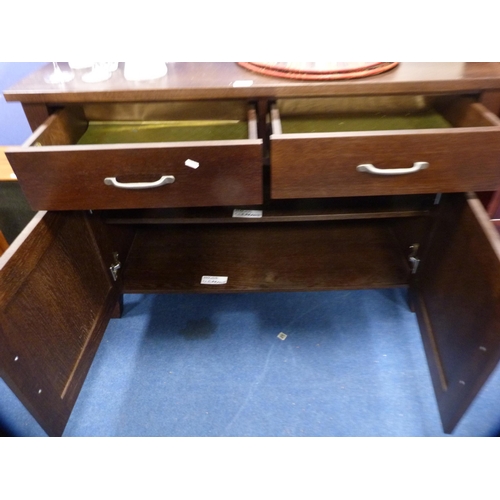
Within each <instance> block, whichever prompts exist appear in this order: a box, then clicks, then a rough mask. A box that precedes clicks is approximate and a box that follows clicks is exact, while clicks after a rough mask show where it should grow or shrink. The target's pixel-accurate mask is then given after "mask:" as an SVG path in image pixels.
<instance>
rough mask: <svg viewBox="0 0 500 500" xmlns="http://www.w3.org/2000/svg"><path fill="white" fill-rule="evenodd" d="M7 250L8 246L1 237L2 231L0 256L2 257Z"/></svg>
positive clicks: (0, 232)
mask: <svg viewBox="0 0 500 500" xmlns="http://www.w3.org/2000/svg"><path fill="white" fill-rule="evenodd" d="M7 248H9V244H8V243H7V240H6V239H5V236H4V235H3V233H2V231H0V256H2V255H3V253H4V252H5V250H7Z"/></svg>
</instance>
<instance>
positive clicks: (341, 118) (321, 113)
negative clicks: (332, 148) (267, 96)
mask: <svg viewBox="0 0 500 500" xmlns="http://www.w3.org/2000/svg"><path fill="white" fill-rule="evenodd" d="M272 122H273V123H272V127H273V133H274V134H304V133H323V132H360V131H375V130H417V129H444V128H455V127H486V126H495V125H498V124H500V122H499V120H498V119H497V118H496V117H495V116H494V115H492V114H490V113H489V112H488V111H487V110H486V109H485V108H484V107H483V106H482V105H481V104H478V103H475V102H474V100H473V99H472V98H470V97H460V96H422V95H419V96H359V97H335V98H330V97H329V98H312V99H282V100H278V101H277V103H276V106H275V108H274V113H273V117H272Z"/></svg>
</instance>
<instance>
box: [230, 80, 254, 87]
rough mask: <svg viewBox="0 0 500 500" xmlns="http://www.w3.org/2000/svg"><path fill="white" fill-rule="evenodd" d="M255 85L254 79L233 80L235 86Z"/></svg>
mask: <svg viewBox="0 0 500 500" xmlns="http://www.w3.org/2000/svg"><path fill="white" fill-rule="evenodd" d="M252 85H253V80H235V81H234V82H233V87H251V86H252Z"/></svg>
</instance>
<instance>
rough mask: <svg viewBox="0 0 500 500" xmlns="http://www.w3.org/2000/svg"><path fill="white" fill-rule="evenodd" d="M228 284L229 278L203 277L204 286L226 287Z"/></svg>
mask: <svg viewBox="0 0 500 500" xmlns="http://www.w3.org/2000/svg"><path fill="white" fill-rule="evenodd" d="M226 283H227V276H202V277H201V284H202V285H225V284H226Z"/></svg>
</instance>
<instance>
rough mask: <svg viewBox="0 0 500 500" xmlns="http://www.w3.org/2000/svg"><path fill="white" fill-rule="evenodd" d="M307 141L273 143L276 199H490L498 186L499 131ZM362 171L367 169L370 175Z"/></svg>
mask: <svg viewBox="0 0 500 500" xmlns="http://www.w3.org/2000/svg"><path fill="white" fill-rule="evenodd" d="M306 135H307V134H300V136H299V137H297V136H295V137H293V136H292V135H290V136H288V137H287V136H285V135H273V136H271V196H272V197H273V198H321V197H337V196H371V195H391V194H418V193H433V192H460V191H487V190H494V189H497V188H498V186H499V185H500V131H499V130H498V129H497V127H491V128H489V129H479V128H478V129H470V128H469V129H462V130H460V129H451V130H448V129H447V130H443V131H436V130H433V131H421V130H417V131H408V132H402V131H396V132H393V131H390V132H375V133H373V132H357V133H334V134H316V136H315V137H307V136H306ZM419 162H422V163H428V166H426V167H427V168H424V169H419ZM415 164H416V165H415ZM359 165H371V166H372V167H370V168H369V169H370V170H372V171H373V173H371V172H370V171H366V170H367V169H366V168H361V169H360V168H358V166H359ZM410 168H411V170H410V172H408V169H410ZM393 169H396V170H393ZM360 170H361V171H360ZM363 170H365V171H363ZM402 170H403V172H402ZM387 173H389V174H391V175H387ZM383 174H386V175H383Z"/></svg>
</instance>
